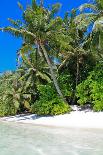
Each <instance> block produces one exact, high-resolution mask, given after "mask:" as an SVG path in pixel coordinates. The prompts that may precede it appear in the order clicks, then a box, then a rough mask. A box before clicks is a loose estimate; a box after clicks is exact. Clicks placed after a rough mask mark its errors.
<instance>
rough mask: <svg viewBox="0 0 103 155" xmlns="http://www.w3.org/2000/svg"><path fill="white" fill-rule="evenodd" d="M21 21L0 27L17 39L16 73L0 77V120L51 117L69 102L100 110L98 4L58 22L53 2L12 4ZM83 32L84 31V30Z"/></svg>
mask: <svg viewBox="0 0 103 155" xmlns="http://www.w3.org/2000/svg"><path fill="white" fill-rule="evenodd" d="M18 6H19V8H20V9H21V11H22V20H13V19H10V18H9V19H8V20H9V21H10V26H8V27H4V28H0V30H2V31H3V32H7V33H10V34H11V35H13V36H14V37H17V38H20V37H21V38H22V40H23V43H22V45H21V48H20V49H18V51H17V64H18V66H17V70H16V71H15V72H6V73H3V74H2V75H1V76H0V116H5V115H14V114H18V113H24V112H29V113H36V114H38V115H57V114H64V113H67V112H70V110H71V108H70V106H69V105H70V104H80V105H81V106H82V105H84V104H87V103H89V104H91V105H92V107H93V110H95V111H102V110H103V78H102V77H103V71H102V69H103V64H102V62H103V2H102V0H95V2H93V3H89V4H83V5H81V6H80V7H79V8H77V9H73V10H71V13H69V14H68V13H65V15H64V18H61V17H59V16H57V13H58V11H59V10H60V8H61V5H60V4H59V3H57V4H54V5H52V6H51V7H49V8H45V7H44V6H43V0H41V1H40V4H38V3H37V2H36V0H32V4H31V5H28V6H27V8H26V9H24V7H23V6H22V4H21V3H20V2H18ZM88 30H89V31H88Z"/></svg>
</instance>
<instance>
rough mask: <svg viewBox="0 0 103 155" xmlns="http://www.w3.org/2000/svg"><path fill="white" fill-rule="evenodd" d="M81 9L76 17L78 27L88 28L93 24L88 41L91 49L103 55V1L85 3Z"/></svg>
mask: <svg viewBox="0 0 103 155" xmlns="http://www.w3.org/2000/svg"><path fill="white" fill-rule="evenodd" d="M86 9H88V11H87V10H86ZM79 10H80V14H79V15H78V16H77V17H76V18H75V21H76V23H77V25H78V28H79V29H85V30H86V29H87V28H88V27H90V26H92V30H91V32H90V34H89V36H88V39H87V42H88V44H90V48H91V50H94V51H96V52H97V51H98V52H99V53H98V54H99V55H100V56H102V57H103V53H101V52H102V50H103V1H102V0H96V1H95V3H93V4H87V3H86V4H83V5H81V6H80V7H79ZM85 10H86V11H85Z"/></svg>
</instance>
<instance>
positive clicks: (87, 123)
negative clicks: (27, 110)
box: [0, 111, 103, 129]
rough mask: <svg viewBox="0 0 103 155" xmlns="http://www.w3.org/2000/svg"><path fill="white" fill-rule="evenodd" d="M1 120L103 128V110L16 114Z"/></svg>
mask: <svg viewBox="0 0 103 155" xmlns="http://www.w3.org/2000/svg"><path fill="white" fill-rule="evenodd" d="M0 120H1V121H8V122H20V123H31V124H35V125H44V126H56V127H78V128H98V129H103V112H85V111H74V112H71V113H70V114H65V115H58V116H46V117H39V116H37V115H35V114H32V115H17V116H11V117H3V118H0Z"/></svg>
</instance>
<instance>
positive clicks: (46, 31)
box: [2, 0, 68, 100]
mask: <svg viewBox="0 0 103 155" xmlns="http://www.w3.org/2000/svg"><path fill="white" fill-rule="evenodd" d="M21 8H23V7H21ZM59 8H60V5H59V4H56V5H53V6H52V8H51V10H47V9H44V8H41V7H40V6H38V5H37V4H36V2H35V1H34V0H33V3H32V7H30V6H29V7H27V8H26V10H25V11H23V21H24V22H21V21H19V20H17V21H14V20H12V19H9V21H10V22H11V24H12V25H13V26H9V27H5V28H3V29H2V30H3V31H5V32H9V33H11V34H12V35H14V36H15V37H22V38H23V41H24V43H25V47H28V46H29V47H30V46H37V47H38V53H39V54H40V56H43V57H44V59H45V60H46V62H47V64H48V66H49V69H50V74H51V78H52V80H53V83H54V85H55V88H56V90H57V92H58V94H59V95H60V97H61V98H62V99H63V100H64V98H63V95H62V92H61V90H60V88H59V85H58V82H57V79H56V76H55V73H54V70H53V65H52V63H51V60H50V57H49V52H50V51H49V50H48V47H49V48H50V49H51V47H52V46H53V44H54V43H55V44H56V45H58V46H59V48H62V47H63V46H64V41H65V40H66V39H67V38H66V36H65V33H64V31H63V20H62V19H61V18H60V17H56V18H54V16H55V13H56V12H57V11H58V10H59ZM67 44H68V43H67ZM65 46H66V42H65ZM26 51H28V52H29V50H26Z"/></svg>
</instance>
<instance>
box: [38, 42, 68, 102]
mask: <svg viewBox="0 0 103 155" xmlns="http://www.w3.org/2000/svg"><path fill="white" fill-rule="evenodd" d="M40 46H41V49H42V51H43V53H44V56H45V59H46V61H47V63H48V66H49V68H50V73H51V78H52V80H53V83H54V86H55V88H56V90H57V93H58V94H59V96H60V97H61V99H63V101H64V102H66V101H65V99H64V97H63V94H62V92H61V90H60V88H59V85H58V82H57V79H56V77H55V74H54V71H53V68H52V65H51V62H50V59H49V57H48V54H47V51H46V49H45V47H44V46H43V45H40Z"/></svg>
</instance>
